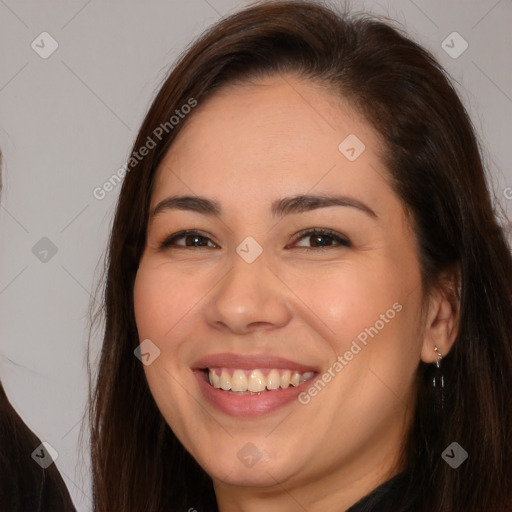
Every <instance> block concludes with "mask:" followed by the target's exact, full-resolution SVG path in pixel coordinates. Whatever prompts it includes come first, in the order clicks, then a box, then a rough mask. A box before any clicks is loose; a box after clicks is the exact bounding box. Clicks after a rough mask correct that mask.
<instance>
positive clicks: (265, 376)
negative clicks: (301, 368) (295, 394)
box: [203, 368, 315, 395]
mask: <svg viewBox="0 0 512 512" xmlns="http://www.w3.org/2000/svg"><path fill="white" fill-rule="evenodd" d="M203 372H204V374H205V380H207V382H209V384H210V385H211V386H212V387H214V388H216V389H218V390H220V391H225V392H227V393H229V394H236V395H260V394H262V393H267V392H270V391H275V390H278V389H287V388H289V387H297V386H299V385H300V384H302V383H304V382H306V381H308V380H310V379H312V378H313V377H314V375H315V372H312V371H308V372H298V371H293V370H286V369H279V368H255V369H253V370H244V369H238V368H205V369H204V370H203Z"/></svg>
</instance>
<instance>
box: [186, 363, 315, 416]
mask: <svg viewBox="0 0 512 512" xmlns="http://www.w3.org/2000/svg"><path fill="white" fill-rule="evenodd" d="M194 375H195V376H196V378H197V380H198V381H199V387H200V388H201V391H202V392H203V395H204V396H205V398H206V399H207V400H208V402H209V403H210V404H211V405H213V406H214V407H215V408H217V409H218V410H220V411H222V412H223V413H225V414H229V415H231V416H245V417H254V416H261V415H263V414H267V413H270V412H273V411H276V410H278V409H280V408H281V407H285V406H286V405H288V404H289V403H290V402H293V401H294V400H298V399H297V397H298V395H299V394H300V392H301V390H302V389H303V388H304V387H306V386H308V385H309V384H310V383H311V381H312V380H314V377H313V378H312V379H308V380H307V381H306V382H303V383H302V384H300V385H299V386H290V387H289V388H286V389H276V390H273V391H264V392H263V393H261V395H236V394H234V393H230V392H229V391H223V390H221V389H217V388H214V387H213V386H212V385H210V384H209V383H208V382H207V381H206V380H205V374H204V372H202V371H194Z"/></svg>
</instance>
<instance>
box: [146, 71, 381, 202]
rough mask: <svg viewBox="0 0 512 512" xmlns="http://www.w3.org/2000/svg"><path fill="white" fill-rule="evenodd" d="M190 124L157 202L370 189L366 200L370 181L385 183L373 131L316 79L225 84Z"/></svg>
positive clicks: (160, 180) (166, 167)
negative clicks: (178, 197)
mask: <svg viewBox="0 0 512 512" xmlns="http://www.w3.org/2000/svg"><path fill="white" fill-rule="evenodd" d="M185 123H186V124H185V126H184V127H183V129H182V131H181V132H180V133H179V134H178V136H177V138H176V140H175V141H173V144H172V146H171V148H170V149H169V151H168V153H167V155H166V156H165V158H164V160H163V162H162V164H161V166H160V169H159V170H158V173H157V180H156V186H155V189H154V197H153V198H152V203H153V204H154V203H155V202H157V201H158V200H159V199H161V198H163V197H165V195H167V194H168V193H169V191H170V190H171V189H172V192H173V193H174V192H184V193H188V194H190V193H196V194H203V195H204V194H205V193H208V195H211V196H217V197H219V198H221V197H226V198H229V199H230V200H231V201H235V200H236V198H237V197H238V198H239V199H240V200H242V199H243V197H244V196H245V195H251V194H259V195H262V194H263V195H264V194H272V195H276V196H277V195H283V194H289V193H304V192H305V191H306V190H310V189H312V188H313V187H315V189H316V190H317V191H323V192H330V191H332V188H333V187H335V188H337V189H340V190H338V191H339V192H346V191H350V192H355V193H361V192H362V191H363V190H364V189H365V188H366V189H367V191H366V195H367V196H368V194H370V195H371V190H370V191H369V190H368V188H369V186H370V185H371V184H372V183H373V186H376V185H377V184H378V185H380V187H381V188H382V187H383V186H386V182H385V180H384V177H383V176H384V175H385V173H386V171H385V169H384V168H383V165H382V163H381V162H380V159H379V156H378V149H379V148H380V147H382V141H381V140H380V138H379V136H378V135H377V133H376V132H375V130H374V129H373V128H372V127H371V126H370V125H369V124H368V123H367V122H366V121H365V120H364V119H363V118H362V117H361V116H360V115H358V114H357V113H356V111H355V110H353V109H352V108H351V106H350V104H349V103H348V101H347V100H345V99H343V98H341V97H339V96H336V95H335V94H333V93H331V92H329V91H328V90H327V89H326V88H325V87H321V86H319V85H317V84H314V83H312V82H308V81H305V80H300V79H298V78H296V77H292V76H282V77H270V78H266V79H260V80H258V81H254V82H251V83H244V84H239V85H234V86H228V87H225V88H223V89H220V90H219V91H217V92H215V93H214V94H212V95H211V96H210V97H208V98H207V99H206V100H204V101H203V102H199V105H198V107H196V109H194V111H193V114H191V115H190V117H189V118H187V119H186V122H185ZM344 141H348V143H344ZM340 143H341V146H340ZM352 148H354V151H355V152H356V157H357V158H355V159H353V154H354V151H352V153H350V152H349V153H347V152H346V151H347V149H348V150H351V149H352ZM359 153H360V154H359ZM358 154H359V156H358ZM347 156H349V157H351V158H347ZM377 182H378V183H377ZM371 188H373V187H371ZM345 189H346V190H345Z"/></svg>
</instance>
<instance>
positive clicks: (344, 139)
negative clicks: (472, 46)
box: [134, 76, 434, 490]
mask: <svg viewBox="0 0 512 512" xmlns="http://www.w3.org/2000/svg"><path fill="white" fill-rule="evenodd" d="M186 122H187V125H186V126H185V127H184V129H183V131H182V132H181V133H180V134H179V136H178V137H177V139H176V140H175V142H174V143H173V145H172V147H171V149H170V150H169V152H168V154H167V155H166V157H165V159H164V161H163V162H162V164H161V166H160V168H159V170H158V172H157V176H156V182H155V187H154V191H153V196H152V198H151V214H150V219H149V224H148V233H147V245H146V248H145V251H144V254H143V257H142V259H141V261H140V266H139V270H138V273H137V278H136V282H135V291H134V294H135V313H136V320H137V326H138V331H139V336H140V341H141V342H142V341H143V340H146V339H149V340H151V343H152V344H154V345H155V346H156V347H158V349H159V350H160V354H159V355H158V356H157V357H155V355H157V354H158V352H157V351H156V348H155V347H154V346H153V345H151V344H150V345H149V346H150V347H153V349H154V351H152V350H149V352H150V354H153V355H151V356H147V358H148V360H147V362H148V363H150V364H147V365H146V366H144V370H145V373H146V377H147V380H148V383H149V386H150V389H151V392H152V394H153V396H154V398H155V401H156V403H157V405H158V407H159V409H160V411H161V413H162V415H163V416H164V418H165V419H166V421H167V422H168V424H169V425H170V427H171V428H172V430H173V431H174V432H175V434H176V435H177V436H178V438H179V439H180V441H181V442H182V443H183V445H184V446H185V448H186V449H187V450H188V451H189V452H190V453H191V454H192V455H193V456H194V458H195V459H196V460H197V461H198V462H199V463H200V464H201V466H202V467H203V468H204V469H205V470H206V471H207V472H208V473H209V475H210V476H211V477H212V478H213V480H214V483H215V486H216V489H217V490H218V489H220V488H221V487H223V486H224V487H225V488H229V486H232V485H236V486H244V487H245V486H250V487H267V486H275V485H276V484H278V483H279V484H281V485H283V486H284V487H285V488H286V489H293V488H295V487H297V488H299V487H301V486H302V488H304V486H305V485H306V484H307V483H311V482H315V481H316V482H318V481H322V480H323V481H326V479H333V480H332V481H338V482H342V481H344V482H356V481H359V480H361V479H363V478H366V475H368V474H372V475H374V476H375V478H380V477H381V476H382V475H383V474H385V472H386V471H388V470H389V468H390V466H391V464H392V463H393V462H395V461H396V458H397V455H398V450H399V447H400V446H401V444H402V441H403V437H404V435H405V431H406V428H407V425H408V424H409V421H410V418H411V413H412V410H413V409H414V392H413V380H414V375H415V372H416V369H417V366H418V362H419V360H420V355H421V351H422V344H423V342H424V335H423V333H424V328H423V325H422V320H421V319H422V318H423V316H422V315H421V303H422V300H421V298H422V289H421V281H420V267H419V261H418V255H417V249H416V245H415V237H414V234H413V232H412V230H411V227H410V224H409V222H408V220H407V218H406V215H405V213H404V210H403V208H402V206H401V203H400V201H399V199H398V197H397V196H396V195H395V193H394V192H393V190H392V189H391V188H390V186H389V185H388V183H387V181H386V169H385V168H384V166H383V164H382V163H381V161H380V160H379V158H378V150H379V149H380V148H381V147H382V142H381V141H380V140H379V138H378V136H377V134H376V132H374V131H373V130H372V128H371V127H370V125H369V124H368V123H367V122H366V121H364V120H363V119H362V118H361V117H360V116H358V115H357V114H356V113H355V111H353V110H352V109H351V106H350V104H349V103H348V102H342V101H341V100H339V99H336V98H335V97H334V96H333V95H331V94H330V93H329V92H327V91H326V90H324V89H322V88H320V87H319V86H317V85H314V84H312V83H308V82H304V81H300V80H299V79H297V78H294V77H293V76H286V77H285V78H268V79H266V80H259V81H258V82H255V83H251V84H247V85H237V86H233V87H230V88H226V89H223V90H221V91H219V92H217V93H215V94H214V95H213V96H211V97H210V98H209V99H208V100H205V101H204V102H203V103H202V104H201V103H199V105H198V107H197V108H196V110H195V111H194V113H193V114H192V115H191V117H190V119H187V121H186ZM340 143H341V144H340ZM363 144H364V146H363ZM177 196H187V197H188V198H189V199H187V200H185V199H183V200H180V201H174V202H171V201H170V200H169V198H171V197H177ZM298 196H313V197H320V198H321V199H318V200H316V199H309V200H302V201H300V200H294V199H293V198H295V197H298ZM328 198H337V199H336V200H331V199H328ZM205 201H208V203H206V204H205ZM213 202H214V203H215V205H216V206H217V208H218V211H216V210H214V209H213V208H212V205H211V203H213ZM315 228H316V229H317V230H329V231H330V232H329V233H328V234H324V233H316V234H315V233H311V230H313V229H315ZM182 230H193V231H197V233H192V234H189V235H185V236H183V235H177V236H175V237H174V238H173V236H172V235H174V234H176V233H178V232H180V231H182ZM146 343H148V342H146ZM146 348H147V347H146ZM433 356H434V354H433ZM209 374H211V379H212V383H213V385H212V384H210V383H209ZM214 374H215V375H214ZM289 381H291V384H290V385H288V382H289ZM219 386H220V387H219ZM230 387H231V388H234V389H236V390H238V391H236V392H234V391H233V390H232V389H231V390H229V388H230ZM223 388H224V389H223ZM263 388H264V389H263ZM267 388H271V389H267ZM275 388H277V389H275ZM247 389H249V390H251V389H252V390H253V391H252V392H248V391H247ZM262 389H263V391H261V390H262ZM258 391H260V392H258ZM340 478H342V479H344V480H340Z"/></svg>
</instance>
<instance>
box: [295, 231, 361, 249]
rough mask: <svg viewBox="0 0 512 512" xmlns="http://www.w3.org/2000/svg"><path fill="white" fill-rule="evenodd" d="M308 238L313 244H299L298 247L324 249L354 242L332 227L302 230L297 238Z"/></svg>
mask: <svg viewBox="0 0 512 512" xmlns="http://www.w3.org/2000/svg"><path fill="white" fill-rule="evenodd" d="M303 238H304V239H306V240H307V241H308V242H309V243H310V244H311V246H305V245H301V244H297V243H296V242H295V244H294V245H295V246H296V247H302V248H304V249H308V250H311V249H323V248H327V247H340V246H341V247H351V246H352V243H351V242H350V240H348V239H347V238H346V237H344V236H343V235H341V234H339V233H336V232H335V231H332V230H330V229H310V230H307V231H302V232H301V233H299V236H298V237H297V239H296V240H301V239H303Z"/></svg>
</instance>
